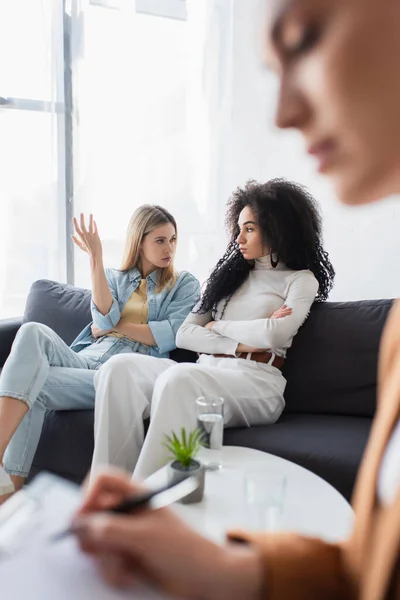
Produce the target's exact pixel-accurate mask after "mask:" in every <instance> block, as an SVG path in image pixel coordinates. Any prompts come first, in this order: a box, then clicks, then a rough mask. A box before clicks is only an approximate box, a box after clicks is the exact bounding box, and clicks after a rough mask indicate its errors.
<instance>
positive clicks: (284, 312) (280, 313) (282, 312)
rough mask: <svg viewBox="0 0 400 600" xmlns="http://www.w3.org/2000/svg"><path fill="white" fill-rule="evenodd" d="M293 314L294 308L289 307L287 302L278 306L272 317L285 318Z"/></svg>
mask: <svg viewBox="0 0 400 600" xmlns="http://www.w3.org/2000/svg"><path fill="white" fill-rule="evenodd" d="M291 314H292V309H291V308H289V307H287V306H286V304H284V305H283V306H281V307H280V308H278V310H276V311H275V312H274V313H273V314H272V315H271V319H283V318H284V317H288V316H289V315H291Z"/></svg>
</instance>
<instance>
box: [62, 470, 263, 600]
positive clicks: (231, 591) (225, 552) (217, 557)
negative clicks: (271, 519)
mask: <svg viewBox="0 0 400 600" xmlns="http://www.w3.org/2000/svg"><path fill="white" fill-rule="evenodd" d="M142 489H143V488H142V487H141V486H138V485H137V484H133V483H132V482H131V481H130V479H129V478H128V477H127V476H125V475H121V474H119V473H116V472H108V473H105V474H102V475H99V476H98V477H97V478H96V479H95V481H94V483H93V484H91V486H90V487H89V490H88V495H87V498H86V500H85V501H84V503H83V505H82V507H81V509H80V510H79V512H78V514H77V516H76V519H75V521H74V525H73V527H74V530H75V532H76V534H77V536H78V540H79V543H80V546H81V548H82V550H83V551H85V552H87V553H89V554H91V555H93V556H94V557H95V558H96V560H97V561H98V564H99V567H100V569H101V571H102V573H103V576H104V577H105V578H106V580H107V581H108V582H109V583H111V584H112V585H117V586H124V585H126V584H129V583H132V582H133V581H134V580H135V577H138V576H140V577H141V578H143V577H144V578H146V579H148V580H149V581H150V582H151V583H153V584H155V585H157V586H158V587H161V588H162V589H163V590H165V591H166V592H168V593H171V594H175V595H178V596H180V597H184V598H187V599H188V600H190V599H191V598H193V600H195V599H198V598H202V599H204V600H228V599H229V600H236V599H239V598H240V599H241V600H242V599H243V598H246V599H247V600H252V599H253V598H258V597H259V594H260V590H261V586H262V567H261V561H260V558H259V557H258V555H256V553H255V551H253V550H251V549H250V548H244V547H242V546H236V545H232V546H230V547H229V546H228V547H222V546H218V545H217V544H214V543H213V542H211V541H209V540H207V539H205V538H203V537H202V536H200V535H199V534H198V533H195V532H194V531H193V530H192V529H190V527H188V526H187V525H186V524H185V523H184V522H183V521H182V520H181V519H180V518H179V517H178V516H177V515H176V514H175V513H174V512H173V511H171V510H169V509H167V508H164V509H160V510H147V509H143V510H142V511H141V512H140V513H136V514H134V515H113V514H111V513H105V512H99V511H104V510H107V508H110V507H111V506H114V505H115V504H117V503H118V502H120V501H121V500H123V499H125V498H127V497H128V496H132V495H133V494H135V493H138V492H140V491H142ZM96 513H97V514H96Z"/></svg>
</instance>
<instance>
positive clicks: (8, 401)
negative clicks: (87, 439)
mask: <svg viewBox="0 0 400 600" xmlns="http://www.w3.org/2000/svg"><path fill="white" fill-rule="evenodd" d="M74 226H75V232H76V235H75V236H73V239H74V242H75V244H76V245H77V246H78V247H79V248H80V249H81V250H83V251H84V252H86V253H87V254H88V255H89V258H90V269H91V278H92V304H91V309H92V317H93V322H92V323H91V324H89V325H87V327H86V328H85V329H84V330H83V331H82V332H81V333H80V334H79V335H78V337H77V338H76V340H75V341H74V342H73V343H72V345H71V347H69V346H67V345H66V344H65V343H64V342H63V340H62V339H61V338H60V337H59V336H58V335H57V334H56V333H55V332H54V331H53V330H52V329H50V328H49V327H47V326H46V325H42V324H40V323H26V324H24V325H22V327H21V328H20V330H19V331H18V333H17V336H16V338H15V341H14V344H13V347H12V350H11V353H10V356H9V357H8V359H7V361H6V363H5V365H4V368H3V370H2V373H1V375H0V503H2V502H3V501H4V500H5V499H6V498H7V497H8V495H9V494H10V493H12V492H14V491H15V490H18V489H20V488H21V487H22V485H23V483H24V480H25V478H26V477H27V475H28V474H29V470H30V467H31V464H32V460H33V457H34V455H35V451H36V448H37V445H38V443H39V439H40V435H41V430H42V425H43V419H44V415H45V411H46V410H47V409H54V410H68V409H75V410H76V409H86V408H93V405H94V398H95V391H94V386H93V376H94V373H95V371H96V370H97V369H99V367H100V366H101V365H102V364H103V363H105V362H106V361H107V360H108V359H109V358H111V357H112V356H114V355H115V354H120V353H140V354H144V355H149V356H152V357H154V358H164V359H165V358H167V357H168V356H169V352H170V351H171V350H173V349H174V348H175V347H176V345H175V335H176V332H177V330H178V328H179V326H180V325H181V323H182V322H183V321H184V319H185V317H186V316H187V315H188V314H189V312H190V311H191V309H192V307H193V306H194V304H195V303H196V301H197V300H198V298H199V283H198V281H197V280H196V279H195V277H193V275H191V274H190V273H187V272H182V273H179V274H177V273H175V271H174V266H173V260H174V255H175V249H176V242H177V227H176V222H175V219H174V217H173V216H172V215H171V214H170V213H169V212H168V211H167V210H165V209H164V208H162V207H161V206H151V205H143V206H141V207H139V208H138V209H137V210H136V212H135V213H134V214H133V216H132V218H131V221H130V224H129V227H128V233H127V239H126V248H125V256H124V260H123V264H122V267H121V269H120V270H116V269H104V266H103V258H102V244H101V240H100V237H99V234H98V231H97V226H96V222H95V221H94V220H93V216H92V215H90V218H89V225H88V227H87V226H86V224H85V219H84V215H83V214H81V216H80V221H79V223H78V221H77V220H76V219H74ZM155 362H157V361H155Z"/></svg>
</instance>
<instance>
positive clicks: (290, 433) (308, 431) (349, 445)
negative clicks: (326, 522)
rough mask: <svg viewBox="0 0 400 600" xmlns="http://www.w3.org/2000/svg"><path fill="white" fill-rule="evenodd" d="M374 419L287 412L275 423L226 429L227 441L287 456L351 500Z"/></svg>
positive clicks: (225, 440) (225, 441) (283, 456)
mask: <svg viewBox="0 0 400 600" xmlns="http://www.w3.org/2000/svg"><path fill="white" fill-rule="evenodd" d="M371 423H372V421H371V419H368V418H364V417H344V416H333V415H294V414H283V415H282V417H281V418H280V420H279V421H278V422H277V423H275V424H274V425H260V426H258V427H251V428H247V427H246V428H243V427H241V428H234V429H225V432H224V444H226V445H230V446H247V447H248V448H255V449H257V450H263V451H264V452H270V453H271V454H275V455H276V456H281V457H282V458H286V459H287V460H290V461H292V462H294V463H297V464H298V465H301V466H302V467H305V468H306V469H309V470H310V471H312V472H313V473H315V474H316V475H319V476H320V477H322V478H323V479H325V481H328V483H330V484H331V485H333V487H335V488H336V489H337V490H338V491H339V492H340V493H341V494H343V496H344V497H345V498H347V499H348V500H350V497H351V493H352V490H353V485H354V481H355V478H356V475H357V471H358V467H359V465H360V462H361V458H362V455H363V452H364V448H365V445H366V443H367V439H368V435H369V431H370V428H371Z"/></svg>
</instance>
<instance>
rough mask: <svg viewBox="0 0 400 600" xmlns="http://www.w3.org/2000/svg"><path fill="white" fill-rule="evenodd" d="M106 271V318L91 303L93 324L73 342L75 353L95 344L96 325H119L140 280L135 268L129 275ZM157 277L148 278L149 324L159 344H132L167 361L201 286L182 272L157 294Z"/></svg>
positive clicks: (106, 326) (151, 275) (154, 273)
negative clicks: (108, 298)
mask: <svg viewBox="0 0 400 600" xmlns="http://www.w3.org/2000/svg"><path fill="white" fill-rule="evenodd" d="M105 272H106V278H107V282H108V286H109V288H110V291H111V294H112V297H113V302H112V305H111V308H110V310H109V312H108V313H107V314H106V315H102V314H101V312H100V311H99V310H98V309H97V307H96V305H95V304H94V302H93V300H92V302H91V311H92V318H93V321H92V322H91V323H89V325H87V326H86V327H85V329H84V330H83V331H81V333H80V334H79V335H78V337H77V338H76V339H75V340H74V341H73V342H72V344H71V348H72V350H74V351H75V352H79V351H80V350H82V349H83V348H85V347H86V346H89V345H90V344H93V343H94V342H96V339H95V338H94V337H93V336H92V331H91V325H92V324H93V323H94V324H95V325H96V327H98V328H99V329H103V330H104V329H111V328H112V327H115V326H116V325H117V323H118V322H119V320H120V318H121V311H122V309H123V307H124V306H125V303H126V301H127V300H129V298H130V297H131V295H132V294H133V292H134V291H135V290H136V289H137V288H138V286H139V284H140V281H141V274H140V272H139V270H138V269H136V268H134V269H131V270H130V271H126V272H123V271H118V270H117V269H106V270H105ZM157 274H158V272H157V271H153V273H150V275H148V277H147V278H146V281H147V301H148V306H149V316H148V322H147V324H148V326H149V327H150V330H151V333H152V334H153V337H154V339H155V341H156V344H157V345H156V346H146V345H145V344H141V343H140V342H133V344H134V348H133V351H134V352H139V353H141V354H148V355H150V356H156V357H160V358H168V356H169V352H170V351H171V350H174V349H175V348H176V343H175V338H176V332H177V331H178V329H179V327H180V326H181V325H182V323H183V321H184V320H185V318H186V317H187V315H188V314H189V313H190V311H191V310H192V308H193V306H194V305H195V304H196V302H197V301H198V300H199V297H200V284H199V282H198V281H197V279H196V278H195V277H194V276H193V275H192V274H191V273H188V272H187V271H182V272H181V273H179V274H178V275H177V278H176V281H175V283H174V285H173V286H172V287H169V286H166V287H165V288H164V289H163V290H161V292H156V288H157Z"/></svg>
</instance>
